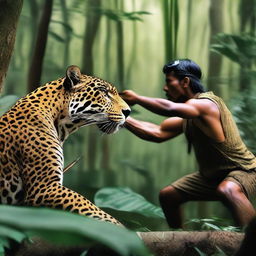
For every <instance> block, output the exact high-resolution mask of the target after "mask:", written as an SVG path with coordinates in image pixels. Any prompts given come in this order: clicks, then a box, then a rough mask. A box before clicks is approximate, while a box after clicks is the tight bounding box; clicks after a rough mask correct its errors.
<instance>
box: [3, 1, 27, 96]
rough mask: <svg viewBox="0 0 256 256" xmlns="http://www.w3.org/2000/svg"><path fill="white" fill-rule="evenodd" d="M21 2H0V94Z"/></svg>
mask: <svg viewBox="0 0 256 256" xmlns="http://www.w3.org/2000/svg"><path fill="white" fill-rule="evenodd" d="M22 4H23V0H0V92H1V89H2V86H3V82H4V79H5V77H6V73H7V70H8V67H9V63H10V60H11V56H12V52H13V48H14V43H15V36H16V29H17V24H18V19H19V16H20V12H21V9H22Z"/></svg>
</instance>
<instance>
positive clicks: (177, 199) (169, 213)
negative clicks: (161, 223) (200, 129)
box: [159, 186, 187, 228]
mask: <svg viewBox="0 0 256 256" xmlns="http://www.w3.org/2000/svg"><path fill="white" fill-rule="evenodd" d="M159 201H160V204H161V207H162V209H163V212H164V214H165V217H166V220H167V223H168V225H169V227H170V228H182V210H181V207H180V206H181V204H183V203H185V202H186V201H187V200H186V199H185V197H184V195H182V193H181V192H179V191H178V190H177V189H175V188H174V187H173V186H167V187H165V188H163V189H162V190H161V191H160V193H159Z"/></svg>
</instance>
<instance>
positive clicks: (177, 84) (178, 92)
mask: <svg viewBox="0 0 256 256" xmlns="http://www.w3.org/2000/svg"><path fill="white" fill-rule="evenodd" d="M182 85H183V81H179V80H178V78H177V77H175V76H173V75H172V74H171V73H169V74H166V78H165V86H164V88H163V90H164V91H165V94H166V97H167V99H168V100H171V101H174V102H184V96H185V91H184V88H183V86H182Z"/></svg>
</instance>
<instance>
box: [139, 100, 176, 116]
mask: <svg viewBox="0 0 256 256" xmlns="http://www.w3.org/2000/svg"><path fill="white" fill-rule="evenodd" d="M136 103H137V104H139V105H141V106H142V107H144V108H146V109H148V110H150V111H152V112H154V113H156V114H159V115H162V116H172V115H175V113H174V111H173V105H174V103H173V102H171V101H169V100H165V99H160V98H150V97H145V96H138V97H137V100H136Z"/></svg>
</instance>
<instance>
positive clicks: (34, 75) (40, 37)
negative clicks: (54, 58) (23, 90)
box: [28, 0, 53, 92]
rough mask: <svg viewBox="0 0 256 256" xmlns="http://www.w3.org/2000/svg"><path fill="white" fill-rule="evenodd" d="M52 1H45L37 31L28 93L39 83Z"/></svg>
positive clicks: (29, 73) (29, 74)
mask: <svg viewBox="0 0 256 256" xmlns="http://www.w3.org/2000/svg"><path fill="white" fill-rule="evenodd" d="M52 7H53V0H45V3H44V7H43V12H42V16H41V19H40V23H39V27H38V30H37V38H36V43H35V49H34V53H33V57H32V60H31V63H30V68H29V72H28V91H29V92H31V91H33V90H35V89H36V88H37V87H38V86H39V85H40V83H41V75H42V69H43V60H44V55H45V50H46V44H47V38H48V29H49V24H50V20H51V15H52Z"/></svg>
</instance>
